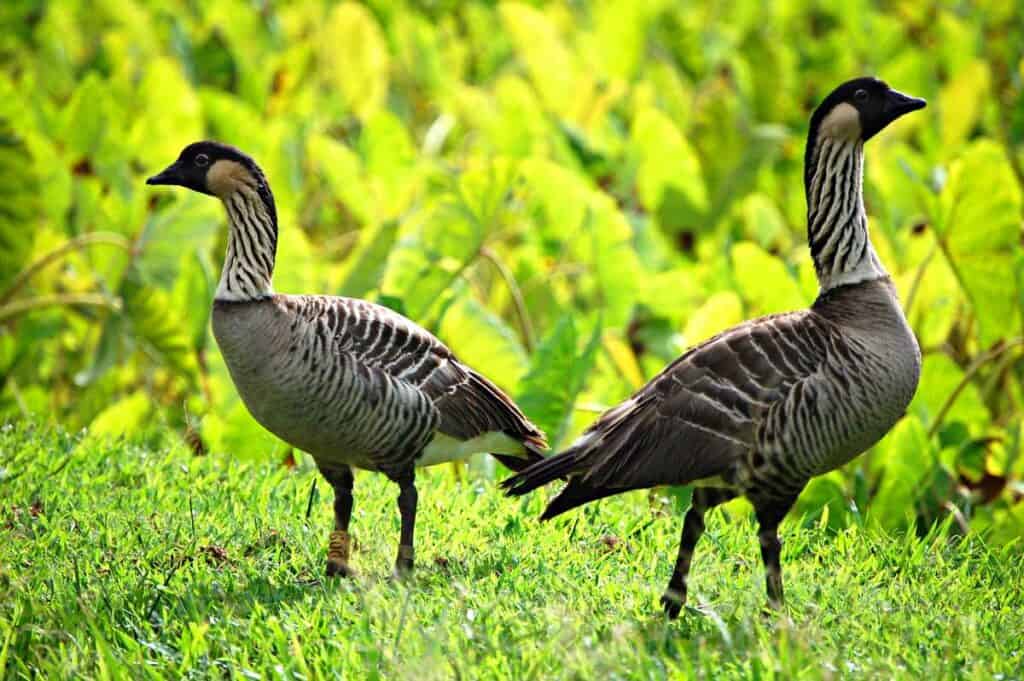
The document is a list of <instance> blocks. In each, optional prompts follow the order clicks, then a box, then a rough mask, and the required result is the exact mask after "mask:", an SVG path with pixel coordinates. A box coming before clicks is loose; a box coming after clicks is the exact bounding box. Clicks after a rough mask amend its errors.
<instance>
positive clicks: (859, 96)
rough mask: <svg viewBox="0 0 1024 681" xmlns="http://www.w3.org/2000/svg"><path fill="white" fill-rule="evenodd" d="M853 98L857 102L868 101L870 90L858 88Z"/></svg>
mask: <svg viewBox="0 0 1024 681" xmlns="http://www.w3.org/2000/svg"><path fill="white" fill-rule="evenodd" d="M853 100H854V101H855V102H860V103H861V104H863V103H864V102H866V101H868V91H867V90H857V91H856V92H854V93H853Z"/></svg>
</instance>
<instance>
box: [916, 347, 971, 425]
mask: <svg viewBox="0 0 1024 681" xmlns="http://www.w3.org/2000/svg"><path fill="white" fill-rule="evenodd" d="M963 376H964V372H963V370H962V369H961V368H960V367H958V366H957V365H956V364H955V363H954V362H953V360H952V359H950V358H949V357H947V356H946V355H940V354H929V355H926V356H925V358H924V362H923V363H922V367H921V382H920V383H919V384H918V386H917V393H916V394H915V395H914V400H913V401H912V402H911V403H910V407H908V408H907V412H908V413H910V414H913V415H914V416H916V417H917V418H918V419H919V420H920V421H921V422H922V423H924V424H926V425H928V426H929V427H931V426H932V423H933V421H934V420H935V418H936V417H937V416H938V415H939V411H940V410H941V409H942V405H944V404H945V403H946V401H947V400H948V399H949V397H950V396H951V395H952V394H953V391H954V390H955V389H956V388H957V386H959V385H960V383H961V382H962V381H963ZM988 420H989V414H988V409H986V407H985V403H984V402H983V401H982V399H981V393H980V392H979V391H978V388H977V386H976V385H974V383H968V384H967V385H966V386H965V387H964V388H963V390H962V391H961V392H960V394H959V396H957V398H956V402H954V403H953V406H952V407H951V408H950V409H949V411H948V412H947V413H946V416H945V419H944V421H943V423H953V422H955V421H960V422H962V423H965V424H971V425H972V426H973V427H974V428H983V427H984V426H985V424H987V423H988Z"/></svg>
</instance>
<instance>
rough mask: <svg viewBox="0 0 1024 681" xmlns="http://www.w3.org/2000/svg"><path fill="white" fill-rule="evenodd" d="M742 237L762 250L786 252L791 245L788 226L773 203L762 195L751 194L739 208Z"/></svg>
mask: <svg viewBox="0 0 1024 681" xmlns="http://www.w3.org/2000/svg"><path fill="white" fill-rule="evenodd" d="M739 213H740V216H741V218H742V220H743V226H744V228H745V229H744V235H745V237H746V238H747V239H750V240H751V241H754V242H755V243H757V245H758V246H760V247H761V248H763V249H771V248H775V249H777V251H781V252H786V251H788V250H789V246H790V244H791V243H792V237H791V234H790V230H789V226H788V225H787V224H786V219H785V218H784V217H783V216H782V212H781V211H780V210H779V209H778V207H777V206H776V205H775V203H774V202H773V201H772V200H771V199H770V198H769V197H767V196H765V195H764V194H751V195H749V196H748V197H747V198H746V199H744V200H743V202H742V203H741V204H740V206H739Z"/></svg>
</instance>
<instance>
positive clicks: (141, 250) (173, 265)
mask: <svg viewBox="0 0 1024 681" xmlns="http://www.w3.org/2000/svg"><path fill="white" fill-rule="evenodd" d="M172 191H173V190H172ZM175 194H176V197H177V201H175V202H174V203H173V204H172V205H171V206H169V207H168V208H167V209H165V210H162V211H159V212H157V213H155V214H153V215H152V217H151V218H150V220H149V221H148V222H147V223H146V224H145V226H144V227H143V229H142V232H141V234H139V237H138V240H137V241H136V244H135V248H136V251H137V253H138V255H137V257H136V258H135V264H136V266H137V267H138V271H139V274H140V275H141V276H142V278H143V280H144V281H145V282H146V283H149V284H154V285H157V286H160V287H162V288H164V289H167V290H170V289H171V287H172V286H173V285H174V283H175V282H176V281H177V279H178V275H179V271H180V267H181V263H182V258H181V255H182V250H183V249H188V250H193V249H195V250H202V251H207V252H209V251H210V250H211V249H212V248H213V247H214V244H215V243H216V242H217V237H218V235H219V233H220V232H221V230H224V231H226V230H227V229H228V227H227V218H226V217H225V215H224V209H223V208H222V207H221V206H219V205H218V202H216V201H214V200H211V199H209V198H207V197H205V196H200V195H198V194H195V193H192V192H184V191H183V190H181V191H176V192H175Z"/></svg>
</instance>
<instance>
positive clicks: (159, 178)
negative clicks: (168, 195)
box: [146, 163, 185, 185]
mask: <svg viewBox="0 0 1024 681" xmlns="http://www.w3.org/2000/svg"><path fill="white" fill-rule="evenodd" d="M184 181H185V178H184V177H183V176H182V174H181V171H180V170H179V169H178V164H177V163H172V164H171V165H169V166H167V168H165V169H164V170H163V171H162V172H159V173H157V174H156V175H154V176H153V177H151V178H149V179H148V180H146V184H177V185H180V184H184Z"/></svg>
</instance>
